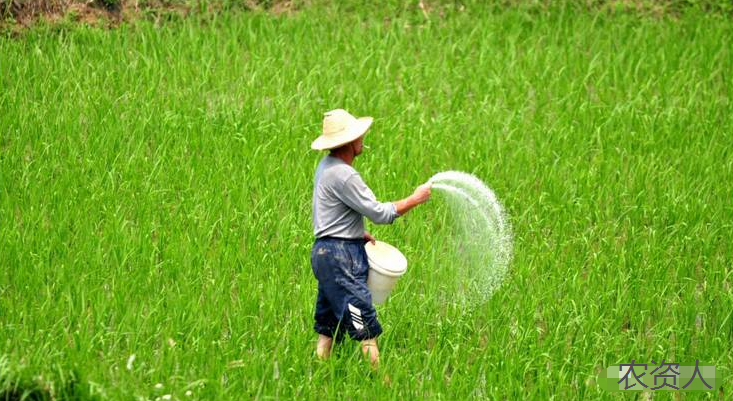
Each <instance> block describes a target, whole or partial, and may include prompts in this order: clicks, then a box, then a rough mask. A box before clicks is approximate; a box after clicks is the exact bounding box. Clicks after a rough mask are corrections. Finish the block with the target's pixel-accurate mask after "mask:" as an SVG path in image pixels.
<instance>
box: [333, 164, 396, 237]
mask: <svg viewBox="0 0 733 401" xmlns="http://www.w3.org/2000/svg"><path fill="white" fill-rule="evenodd" d="M338 196H339V198H340V199H341V201H342V202H344V203H345V204H346V205H348V206H349V207H350V208H352V209H353V210H356V211H357V212H359V213H361V214H362V215H364V216H366V217H367V218H368V219H369V220H371V221H372V222H374V223H375V224H391V223H392V222H393V221H394V220H395V219H396V218H397V217H398V216H399V215H398V214H397V207H396V206H395V204H394V203H391V202H379V201H377V198H376V196H374V192H372V190H371V189H369V187H368V186H367V185H366V183H364V180H362V179H361V176H360V175H359V173H354V174H352V175H351V176H350V177H349V178H348V179H346V181H344V186H343V188H342V190H341V192H340V193H339V194H338Z"/></svg>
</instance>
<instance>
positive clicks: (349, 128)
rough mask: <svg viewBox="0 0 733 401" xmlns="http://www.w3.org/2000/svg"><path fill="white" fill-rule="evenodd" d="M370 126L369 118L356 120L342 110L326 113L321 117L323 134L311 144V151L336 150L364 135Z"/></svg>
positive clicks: (370, 119) (370, 120)
mask: <svg viewBox="0 0 733 401" xmlns="http://www.w3.org/2000/svg"><path fill="white" fill-rule="evenodd" d="M370 125H372V118H371V117H361V118H356V117H354V116H352V115H351V114H349V112H348V111H346V110H344V109H336V110H331V111H328V112H326V113H325V114H324V116H323V134H322V135H321V136H319V137H318V138H316V140H315V141H313V143H311V149H314V150H326V149H333V148H338V147H339V146H341V145H345V144H347V143H349V142H351V141H353V140H354V139H356V138H358V137H360V136H362V135H364V134H365V133H366V131H367V130H368V129H369V126H370Z"/></svg>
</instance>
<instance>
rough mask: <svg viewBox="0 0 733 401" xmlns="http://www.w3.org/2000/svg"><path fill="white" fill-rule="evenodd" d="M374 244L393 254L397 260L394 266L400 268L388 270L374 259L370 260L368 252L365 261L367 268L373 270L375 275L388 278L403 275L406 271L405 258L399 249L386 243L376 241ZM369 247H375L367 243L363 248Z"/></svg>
mask: <svg viewBox="0 0 733 401" xmlns="http://www.w3.org/2000/svg"><path fill="white" fill-rule="evenodd" d="M376 242H377V244H378V245H380V246H383V247H386V248H387V249H389V250H390V251H391V252H393V253H394V255H395V256H396V259H397V261H396V263H395V264H397V265H399V266H400V268H398V269H389V268H387V267H384V266H382V265H381V264H380V263H379V262H378V261H377V260H376V259H374V258H372V257H371V255H369V252H367V260H368V262H369V268H370V269H373V270H375V271H376V272H377V273H380V274H382V275H384V276H388V277H400V276H402V275H404V274H405V272H406V271H407V258H405V255H403V254H402V252H400V251H399V249H397V248H396V247H394V246H392V245H390V244H388V243H386V242H383V241H376ZM369 246H372V247H373V246H376V245H371V244H370V243H367V244H366V245H365V247H369ZM367 249H368V248H367Z"/></svg>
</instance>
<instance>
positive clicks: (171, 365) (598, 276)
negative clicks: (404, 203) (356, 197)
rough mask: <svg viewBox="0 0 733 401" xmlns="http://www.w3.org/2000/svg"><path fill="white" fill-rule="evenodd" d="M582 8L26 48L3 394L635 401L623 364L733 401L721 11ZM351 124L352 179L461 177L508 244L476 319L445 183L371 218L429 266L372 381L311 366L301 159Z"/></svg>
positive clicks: (14, 171) (4, 248) (380, 183)
mask: <svg viewBox="0 0 733 401" xmlns="http://www.w3.org/2000/svg"><path fill="white" fill-rule="evenodd" d="M6 4H15V3H6ZM196 4H202V5H206V4H208V3H196ZM278 4H279V3H278ZM568 4H570V3H566V4H565V5H563V6H553V5H549V6H548V5H546V4H545V3H521V4H519V5H515V6H511V7H503V6H502V7H498V6H483V5H480V4H478V3H476V4H462V3H445V4H438V3H430V4H423V7H420V5H419V3H414V2H413V3H404V4H402V3H396V2H392V3H389V4H386V5H382V4H380V5H359V4H356V3H339V4H336V3H322V4H321V3H318V4H308V5H305V4H304V6H302V7H299V8H297V11H294V12H285V13H277V12H274V11H272V10H271V9H272V8H274V7H275V6H276V4H274V3H273V4H271V7H269V9H270V11H269V12H208V13H202V14H201V15H200V18H199V17H194V18H177V17H176V18H170V19H163V18H159V19H156V17H151V18H139V19H134V20H131V21H123V22H124V23H120V24H118V25H115V27H114V29H106V28H105V29H100V28H98V27H92V26H90V25H89V24H86V23H81V24H80V23H78V21H72V20H69V21H67V22H62V23H59V24H50V23H40V24H37V25H34V26H35V27H34V28H31V29H26V28H22V29H21V30H19V31H16V30H14V29H15V28H12V29H11V31H12V32H14V33H15V34H13V35H8V36H3V37H2V38H0V57H2V59H1V60H0V88H1V90H0V111H1V112H0V251H1V252H0V354H1V355H0V398H3V397H7V398H11V399H15V398H19V397H21V396H22V395H23V394H32V395H33V396H35V397H38V398H41V399H43V398H44V397H45V398H52V397H53V398H55V399H60V398H72V399H73V398H77V399H80V398H104V399H151V400H155V399H158V398H160V399H168V398H170V399H216V400H222V399H223V400H226V399H242V398H245V399H246V398H259V399H264V398H267V399H277V398H284V399H301V398H305V399H323V398H334V399H348V398H350V399H374V398H375V394H376V397H378V398H380V399H466V398H472V397H473V398H490V399H502V398H506V399H510V400H513V399H552V398H553V397H555V398H556V399H580V398H588V399H626V398H628V397H629V396H628V395H623V394H614V393H608V392H605V391H604V390H602V389H600V388H599V386H598V385H597V381H598V378H599V374H600V373H601V372H602V371H603V369H604V368H605V367H606V366H609V365H613V364H618V363H620V362H629V361H631V360H632V359H634V360H636V361H637V362H638V361H646V362H649V361H651V360H656V361H657V362H659V361H660V360H661V359H663V358H664V359H666V360H667V361H670V360H671V361H675V362H690V361H694V360H696V359H698V360H700V361H702V362H705V363H707V364H712V365H715V366H716V367H717V368H718V373H719V377H720V381H719V384H718V386H717V388H716V389H715V391H713V392H709V393H690V394H684V395H675V394H656V395H655V397H656V398H658V399H665V398H666V399H677V398H684V399H718V400H726V399H729V398H730V388H731V386H732V385H733V381H732V380H731V366H733V354H732V353H731V352H730V350H731V348H733V324H732V322H733V319H732V318H731V314H732V313H733V270H732V269H733V266H732V265H731V260H733V249H732V248H731V241H730V238H732V237H733V219H732V218H731V216H733V205H732V204H731V202H730V200H731V199H732V198H733V186H731V185H730V183H731V182H733V155H732V154H731V143H733V138H732V136H731V133H732V132H733V104H732V103H731V89H732V88H733V76H732V75H731V71H733V50H732V49H731V46H730V44H731V43H733V28H732V26H731V22H730V19H729V17H728V16H727V15H725V14H724V13H721V12H699V11H700V9H698V8H697V7H696V6H691V7H686V10H687V11H675V12H669V13H662V14H659V15H657V14H654V13H653V12H650V13H647V12H632V13H627V12H615V11H612V10H611V9H606V8H603V7H600V8H594V7H590V8H589V7H587V4H588V3H582V4H581V3H572V4H571V5H568ZM590 4H591V6H592V5H593V4H596V3H590ZM599 4H600V3H599ZM603 4H610V3H603ZM615 4H616V3H615ZM618 4H620V3H618ZM633 4H636V3H633ZM644 4H647V5H650V6H652V5H655V4H661V5H668V4H682V3H677V2H664V3H662V2H650V3H644ZM684 4H687V3H684ZM704 4H708V3H704ZM614 7H615V6H614ZM123 9H124V7H123ZM194 9H195V8H194ZM154 13H158V11H155V12H154ZM155 15H162V14H155ZM128 22H129V23H128ZM17 27H18V26H17V25H16V28H17ZM335 107H344V108H346V109H348V110H350V111H352V112H353V113H354V114H357V115H371V116H374V117H375V123H374V126H373V128H372V130H371V131H370V134H369V135H368V136H367V144H368V145H369V146H371V148H370V149H369V150H368V151H367V152H366V153H365V154H364V155H363V156H362V157H360V158H359V159H357V168H358V169H359V170H360V171H361V172H362V175H363V176H364V178H365V180H366V181H367V182H368V183H369V184H370V185H371V187H372V188H373V189H374V191H375V193H376V194H377V195H378V196H379V197H380V198H382V199H395V198H399V197H403V196H405V195H407V194H409V193H410V191H411V190H412V189H413V188H414V186H415V185H417V184H418V183H420V182H424V181H425V180H426V179H428V178H429V177H430V176H431V175H433V174H434V173H437V172H439V171H443V170H449V169H452V170H461V171H466V172H470V173H472V174H475V175H476V176H478V177H479V178H481V179H482V180H483V181H485V182H486V183H487V184H488V185H489V186H490V187H492V188H493V189H494V190H495V191H496V194H497V196H498V198H499V199H500V200H501V201H502V202H503V204H504V206H505V207H506V210H507V211H508V215H509V218H510V220H511V222H512V225H513V227H514V233H515V249H514V255H515V256H514V260H513V261H512V264H511V266H510V270H511V271H510V275H509V276H508V277H507V279H506V281H505V283H504V285H503V286H502V287H501V288H500V289H499V290H498V291H497V292H495V293H494V294H493V296H492V297H491V299H489V300H482V301H478V302H475V303H469V304H465V303H461V302H456V299H457V298H458V297H457V295H459V294H460V288H461V287H460V285H461V281H460V278H461V277H460V276H458V275H456V274H455V272H456V271H457V267H464V266H456V265H457V264H459V263H460V262H457V261H460V260H461V259H460V258H459V254H458V252H459V248H458V247H456V244H457V243H459V242H460V240H461V238H463V237H461V236H460V233H459V232H458V231H457V230H456V227H455V226H454V225H453V224H452V219H451V214H450V210H449V209H448V208H447V207H446V203H445V199H444V198H442V197H441V195H440V194H439V193H436V194H435V195H434V198H433V200H431V202H430V203H429V204H427V205H425V206H424V207H421V208H419V209H417V210H415V211H414V212H412V213H411V214H410V215H409V216H407V217H406V218H404V219H400V220H398V222H397V223H395V224H394V225H392V226H387V227H381V226H380V227H370V229H371V230H372V231H373V232H374V233H375V234H376V235H377V237H378V238H381V239H383V240H385V241H387V242H390V243H392V244H395V245H397V246H398V247H399V248H400V249H401V250H402V251H403V252H404V253H405V255H406V256H407V258H408V260H409V263H410V267H409V270H408V273H407V274H406V275H405V276H404V277H403V278H402V279H401V280H400V283H399V287H398V289H397V290H396V291H395V293H394V294H393V295H392V297H391V298H390V301H389V303H388V304H386V305H384V306H380V307H379V316H380V319H381V320H382V323H383V325H384V327H385V335H383V336H382V337H381V338H380V344H381V346H382V350H383V360H382V367H381V369H380V371H379V372H377V373H373V372H371V371H370V369H369V368H368V367H367V366H366V364H364V363H362V362H363V361H361V358H360V356H359V353H358V349H357V347H356V345H355V344H353V343H351V342H347V343H346V344H344V346H342V347H340V348H339V351H338V352H337V355H336V357H335V358H333V359H332V360H330V361H328V362H326V363H321V362H318V361H316V360H315V358H314V355H313V353H314V352H313V351H314V349H313V348H314V341H315V335H314V333H313V332H312V330H311V326H312V318H311V316H312V311H313V301H314V299H315V290H316V289H315V280H314V279H313V276H312V273H311V271H310V266H309V250H310V246H311V243H312V240H313V238H312V233H311V227H310V195H311V188H312V174H313V169H314V167H315V165H316V163H317V162H318V159H319V157H320V154H318V153H317V152H313V151H311V150H310V149H309V144H310V142H311V140H312V139H313V138H314V137H315V136H317V135H318V133H319V131H320V128H321V127H320V124H321V118H322V113H323V112H324V111H326V110H329V109H332V108H335ZM474 268H482V267H481V266H478V267H474ZM486 268H490V267H486ZM640 397H641V396H640Z"/></svg>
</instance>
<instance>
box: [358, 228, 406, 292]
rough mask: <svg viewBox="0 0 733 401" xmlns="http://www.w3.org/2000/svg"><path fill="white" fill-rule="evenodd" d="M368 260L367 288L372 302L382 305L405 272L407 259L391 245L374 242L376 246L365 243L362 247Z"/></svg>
mask: <svg viewBox="0 0 733 401" xmlns="http://www.w3.org/2000/svg"><path fill="white" fill-rule="evenodd" d="M364 249H366V254H367V259H368V260H369V275H368V276H367V287H368V288H369V291H370V292H371V293H372V302H374V303H375V304H381V303H384V301H385V300H387V297H389V294H390V292H392V289H393V288H394V286H395V284H396V283H397V279H398V278H400V276H402V275H403V274H405V272H406V271H407V259H406V258H405V256H404V255H403V254H402V253H401V252H400V251H399V250H397V248H395V247H393V246H392V245H390V244H388V243H386V242H382V241H376V245H372V243H371V242H367V244H366V245H365V246H364Z"/></svg>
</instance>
